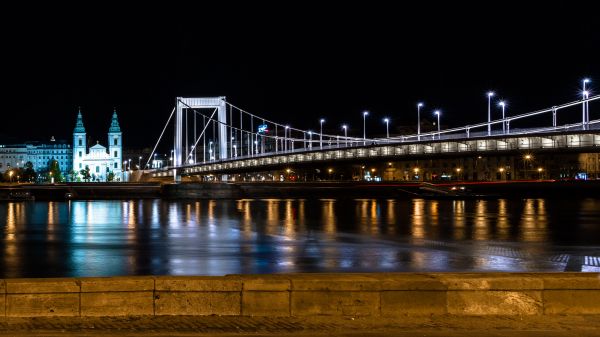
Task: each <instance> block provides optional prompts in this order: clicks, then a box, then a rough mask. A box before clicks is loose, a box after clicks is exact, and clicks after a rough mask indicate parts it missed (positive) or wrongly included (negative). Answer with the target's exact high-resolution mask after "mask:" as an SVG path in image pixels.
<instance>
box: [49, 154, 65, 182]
mask: <svg viewBox="0 0 600 337" xmlns="http://www.w3.org/2000/svg"><path fill="white" fill-rule="evenodd" d="M48 174H49V175H50V176H49V177H48V180H51V179H50V178H54V181H55V182H61V181H63V176H62V172H60V166H59V165H58V161H57V160H56V159H52V160H51V161H50V163H49V165H48Z"/></svg>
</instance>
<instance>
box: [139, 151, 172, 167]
mask: <svg viewBox="0 0 600 337" xmlns="http://www.w3.org/2000/svg"><path fill="white" fill-rule="evenodd" d="M171 157H173V155H171ZM141 167H142V156H139V157H138V170H139V169H140V168H141Z"/></svg>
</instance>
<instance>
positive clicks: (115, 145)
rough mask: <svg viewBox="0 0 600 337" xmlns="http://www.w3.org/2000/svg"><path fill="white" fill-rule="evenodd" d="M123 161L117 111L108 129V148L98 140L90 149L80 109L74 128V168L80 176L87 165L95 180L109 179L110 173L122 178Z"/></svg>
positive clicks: (115, 177)
mask: <svg viewBox="0 0 600 337" xmlns="http://www.w3.org/2000/svg"><path fill="white" fill-rule="evenodd" d="M122 163H123V142H122V133H121V128H120V126H119V121H118V119H117V112H116V111H114V112H113V116H112V121H111V124H110V128H109V129H108V149H107V148H106V147H104V146H102V145H100V143H99V142H96V144H95V145H94V146H92V147H90V148H89V151H88V148H87V139H86V131H85V127H84V126H83V118H82V116H81V111H79V113H78V114H77V121H76V123H75V129H74V130H73V169H74V170H75V171H76V172H77V173H78V174H79V175H80V178H81V170H85V169H86V167H87V168H89V170H90V171H89V173H90V176H91V180H93V181H107V180H108V176H109V174H110V173H113V174H114V180H120V178H121V172H122V168H123V164H122Z"/></svg>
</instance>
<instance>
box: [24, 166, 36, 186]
mask: <svg viewBox="0 0 600 337" xmlns="http://www.w3.org/2000/svg"><path fill="white" fill-rule="evenodd" d="M36 178H37V173H36V172H35V170H34V169H33V163H32V162H30V161H28V162H27V163H25V170H23V181H27V182H34V181H35V179H36Z"/></svg>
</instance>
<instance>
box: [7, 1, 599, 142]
mask: <svg viewBox="0 0 600 337" xmlns="http://www.w3.org/2000/svg"><path fill="white" fill-rule="evenodd" d="M369 3H370V2H369ZM369 3H367V4H362V5H360V6H355V7H353V6H349V5H347V4H340V5H339V6H337V7H336V6H328V7H322V6H317V5H316V4H314V5H306V4H303V5H301V4H300V3H299V4H297V5H295V6H294V5H289V6H285V7H284V6H279V5H276V4H270V5H268V6H267V5H263V6H261V7H260V8H256V7H250V6H247V7H239V5H233V4H228V5H227V7H223V8H212V7H210V8H209V7H204V8H188V7H186V6H181V7H171V8H150V9H148V8H139V9H135V10H132V9H121V8H94V9H79V8H70V9H69V10H68V11H67V10H66V9H65V10H64V13H65V14H53V15H47V13H44V11H43V10H40V11H39V12H38V13H32V12H30V11H16V12H15V13H14V14H11V13H5V14H3V15H4V16H5V17H4V18H3V20H2V21H1V23H0V28H1V32H0V36H1V37H2V55H3V57H2V59H3V61H2V72H1V74H0V80H1V81H2V82H3V83H2V84H3V89H2V93H1V96H2V97H1V98H2V106H3V110H4V111H3V113H2V116H3V122H2V123H1V126H0V135H1V136H3V137H4V138H6V137H13V139H16V140H18V141H25V140H40V139H46V138H47V137H49V136H51V135H54V136H55V137H57V138H67V139H69V138H70V137H71V133H72V129H73V127H74V123H75V117H76V110H77V107H78V106H81V107H82V111H83V114H84V122H85V125H86V128H87V130H88V133H89V134H91V136H92V138H93V139H99V140H100V141H102V142H104V141H105V138H106V132H107V129H108V126H109V124H110V118H111V111H112V108H113V107H116V108H117V112H118V114H119V118H120V122H121V126H122V130H123V133H124V141H125V145H126V146H128V145H130V146H151V145H153V144H154V142H155V140H156V139H157V137H158V135H159V133H160V131H161V129H162V126H163V125H164V122H165V120H166V118H167V117H168V114H169V113H170V111H171V109H172V107H173V104H174V101H175V97H176V96H200V97H201V96H227V98H228V100H229V101H230V102H231V103H233V104H234V105H237V106H240V107H242V108H244V109H246V110H248V111H250V112H253V113H256V114H258V115H263V116H264V117H266V118H271V119H274V120H278V121H281V122H282V123H289V124H291V125H293V126H295V127H298V128H312V129H314V130H317V128H318V126H319V119H320V118H321V117H325V118H326V119H327V122H326V124H325V126H326V128H330V130H326V131H329V132H339V130H340V129H339V126H340V125H341V124H342V123H349V124H350V125H351V126H352V127H353V129H352V133H354V134H356V135H357V136H360V134H361V133H362V115H361V111H363V110H365V109H366V110H369V111H371V117H370V118H369V119H368V127H367V129H368V130H369V132H370V133H376V132H377V133H384V132H385V126H384V124H383V123H382V121H381V119H382V118H383V117H386V116H388V117H390V118H391V119H392V124H391V125H392V129H393V127H394V126H397V125H405V124H411V125H412V124H414V123H416V116H415V115H416V109H415V104H416V102H417V101H419V100H423V101H424V102H425V104H426V109H425V110H424V112H423V116H424V117H427V116H431V111H432V110H433V108H440V109H442V111H443V115H442V125H444V126H446V125H447V126H459V125H462V124H464V123H476V122H481V121H484V120H485V119H486V116H487V99H486V97H485V92H486V91H487V90H489V89H493V90H495V91H496V92H497V93H498V94H499V95H500V97H503V98H506V99H507V100H508V103H509V106H508V108H507V112H508V113H509V114H516V113H521V112H526V111H528V110H532V109H537V108H543V107H548V106H551V105H555V104H559V103H562V102H566V101H570V100H574V99H576V98H577V97H579V96H578V94H579V93H578V90H579V88H580V85H581V79H582V78H583V77H584V76H588V77H590V78H592V80H593V81H594V82H593V83H592V87H593V88H594V87H596V88H600V84H598V83H600V24H599V22H600V20H598V19H597V15H596V17H594V10H593V9H592V7H589V8H588V9H585V8H584V7H585V6H583V5H582V4H573V5H572V6H571V5H567V4H568V2H566V3H565V4H558V5H551V4H549V3H541V4H543V7H544V9H543V10H542V9H538V8H533V6H532V7H531V8H524V7H522V6H509V5H506V3H505V2H486V3H487V6H486V7H473V5H456V4H455V3H454V2H452V3H450V4H446V5H443V6H442V5H439V4H436V3H432V2H423V5H421V6H407V5H403V2H400V3H399V4H400V6H405V7H398V6H392V5H389V6H387V5H381V4H379V5H376V4H373V6H369V5H368V4H369ZM54 9H55V8H54ZM79 10H80V11H79ZM58 12H60V10H59V11H58ZM66 13H69V14H66ZM591 110H592V117H591V118H592V119H593V118H598V117H600V116H594V111H593V106H592V109H591ZM496 113H497V114H498V113H499V110H496Z"/></svg>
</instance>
